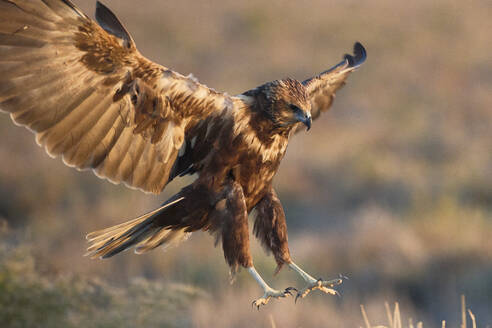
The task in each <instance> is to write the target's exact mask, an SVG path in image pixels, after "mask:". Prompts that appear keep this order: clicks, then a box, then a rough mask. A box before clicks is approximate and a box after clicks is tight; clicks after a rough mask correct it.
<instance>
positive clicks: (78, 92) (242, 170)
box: [0, 0, 366, 307]
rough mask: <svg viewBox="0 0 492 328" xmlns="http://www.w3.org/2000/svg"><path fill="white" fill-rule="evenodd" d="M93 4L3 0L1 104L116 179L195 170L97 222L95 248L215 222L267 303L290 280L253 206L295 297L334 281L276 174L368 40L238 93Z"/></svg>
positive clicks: (144, 181) (63, 151)
mask: <svg viewBox="0 0 492 328" xmlns="http://www.w3.org/2000/svg"><path fill="white" fill-rule="evenodd" d="M95 17H96V21H97V23H96V22H95V21H93V20H91V19H90V18H89V17H88V16H86V15H85V14H84V13H83V12H82V11H80V10H79V9H78V8H77V7H76V6H75V5H74V4H72V3H71V2H70V1H69V0H0V109H1V110H2V111H4V112H7V113H9V114H10V116H11V118H12V120H13V121H14V122H15V123H16V124H18V125H21V126H25V127H27V128H28V129H30V130H31V131H32V132H33V133H34V134H35V136H36V141H37V143H38V144H39V145H40V146H41V147H43V148H44V149H45V150H46V152H47V153H48V154H49V155H50V156H52V157H61V158H62V159H63V162H64V163H65V164H67V165H69V166H72V167H75V168H77V169H79V170H88V169H90V170H92V171H93V172H94V173H95V174H96V175H97V176H98V177H100V178H104V179H108V180H109V181H111V182H113V183H124V184H126V185H127V186H128V187H131V188H137V189H140V190H142V191H145V192H151V193H160V192H161V191H162V190H163V189H164V188H165V187H166V185H167V184H168V183H169V182H170V181H171V180H173V179H175V178H177V177H182V176H185V175H189V174H196V175H197V178H196V180H194V182H193V183H191V184H190V185H188V186H186V187H184V188H183V189H182V190H181V191H179V192H178V193H177V194H176V195H174V196H173V197H171V198H170V199H169V200H167V201H166V202H165V203H164V204H162V206H160V207H159V208H157V209H156V210H154V211H151V212H149V213H147V214H145V215H142V216H140V217H138V218H136V219H134V220H131V221H128V222H125V223H122V224H120V225H117V226H114V227H110V228H107V229H104V230H101V231H97V232H93V233H90V234H89V235H88V236H87V238H88V240H89V242H90V243H91V245H90V247H89V248H88V255H89V256H91V257H96V258H108V257H111V256H113V255H115V254H117V253H120V252H122V251H124V250H126V249H129V248H134V249H135V252H136V253H144V252H147V251H149V250H152V249H154V248H156V247H158V246H168V245H171V244H175V243H178V242H180V241H182V240H184V239H186V238H187V236H188V235H189V234H190V233H191V232H193V231H197V230H203V231H208V232H210V233H212V234H214V235H215V236H216V238H217V241H218V242H220V243H221V244H222V248H223V251H224V256H225V260H226V262H227V264H228V265H229V266H230V269H231V272H232V273H233V274H234V273H235V272H236V271H237V270H238V269H239V268H241V267H242V268H246V269H247V270H248V272H249V273H250V274H251V275H252V276H253V277H254V279H255V280H256V281H257V282H258V284H259V285H260V286H261V288H262V289H263V293H264V294H263V296H261V297H260V298H258V299H257V300H255V301H254V302H253V305H255V306H258V307H259V306H260V305H263V304H266V303H267V302H268V301H269V300H270V299H271V298H280V297H285V296H287V295H289V294H290V293H291V291H293V290H294V288H287V289H285V290H275V289H273V288H271V287H270V286H269V285H268V284H267V283H266V282H265V281H264V280H263V279H262V278H261V277H260V275H259V274H258V273H257V271H256V270H255V267H254V266H253V259H252V257H251V254H250V250H249V231H248V214H249V213H251V212H252V211H253V210H255V216H256V217H255V222H254V229H253V230H254V234H255V235H256V237H257V238H259V240H260V241H261V243H262V244H263V246H265V248H266V249H267V251H270V252H272V253H273V255H274V257H275V260H276V263H277V265H278V266H277V271H278V270H280V269H281V268H282V266H283V265H287V266H289V267H290V268H291V269H292V270H294V271H295V272H297V273H298V274H300V275H301V276H302V278H303V279H304V280H305V281H306V287H305V288H303V289H301V290H298V291H297V296H296V299H297V297H304V296H305V295H307V294H308V293H309V292H310V291H312V290H314V289H319V290H321V291H324V292H326V293H332V294H333V293H335V292H336V291H335V290H334V289H333V287H334V286H336V285H337V284H339V283H340V282H341V280H340V279H334V280H330V281H325V280H322V279H315V278H313V277H312V276H310V275H309V274H307V273H306V272H304V271H303V270H302V269H301V268H300V267H299V266H297V265H296V264H295V263H294V262H293V260H292V258H291V256H290V253H289V247H288V244H287V226H286V221H285V215H284V210H283V209H282V205H281V202H280V200H279V198H278V196H277V193H276V192H275V190H274V188H273V187H272V179H273V177H274V175H275V173H276V172H277V169H278V167H279V164H280V161H281V160H282V158H283V157H284V155H285V152H286V149H287V144H288V142H289V138H290V137H292V135H294V134H295V133H296V132H299V131H301V130H303V127H305V128H307V129H308V130H309V128H310V127H311V122H312V120H313V119H316V118H317V117H318V116H319V115H320V114H321V113H322V112H324V111H326V110H327V109H328V108H329V107H330V106H331V104H332V102H333V99H334V97H335V92H336V91H337V90H338V89H339V88H340V87H342V86H343V85H344V83H345V80H346V79H347V76H348V75H349V74H350V73H351V72H353V71H354V70H355V69H356V68H357V67H359V65H361V63H362V62H364V60H365V58H366V52H365V49H364V47H363V46H362V45H361V44H360V43H355V46H354V54H353V55H345V56H344V58H343V60H342V61H341V62H340V63H338V64H337V65H335V66H334V67H332V68H331V69H329V70H327V71H325V72H323V73H321V74H319V75H317V76H314V77H312V78H310V79H307V80H305V81H303V82H299V81H297V80H295V79H291V78H285V79H280V80H276V81H272V82H268V83H265V84H263V85H260V86H259V87H256V88H254V89H251V90H249V91H246V92H244V93H242V94H240V95H237V96H231V95H229V94H227V93H222V92H218V91H215V90H214V89H211V88H208V87H207V86H205V85H203V84H200V83H199V82H198V81H197V80H196V79H195V78H194V77H193V76H191V75H189V76H183V75H181V74H179V73H177V72H174V71H172V70H171V69H169V68H167V67H164V66H161V65H158V64H156V63H154V62H152V61H150V60H148V59H146V58H145V57H144V56H142V55H141V54H140V52H139V51H138V50H137V48H136V46H135V42H134V40H133V39H132V37H131V36H130V34H129V33H128V31H127V30H126V29H125V28H124V27H123V25H122V24H121V23H120V21H119V20H118V18H116V16H115V15H114V14H113V13H112V12H111V11H110V10H109V9H108V8H107V7H105V6H104V5H103V4H101V3H99V2H98V3H97V9H96V15H95Z"/></svg>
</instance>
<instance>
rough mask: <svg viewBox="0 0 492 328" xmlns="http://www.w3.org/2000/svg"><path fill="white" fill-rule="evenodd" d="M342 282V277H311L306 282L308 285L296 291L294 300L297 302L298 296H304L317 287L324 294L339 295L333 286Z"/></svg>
mask: <svg viewBox="0 0 492 328" xmlns="http://www.w3.org/2000/svg"><path fill="white" fill-rule="evenodd" d="M342 282H343V278H341V277H340V278H338V279H333V280H328V281H327V280H323V279H318V280H316V279H313V280H312V281H309V282H308V285H307V286H306V287H305V288H304V289H301V290H299V291H297V295H296V298H295V302H297V299H298V298H304V297H306V296H307V294H309V293H310V292H312V291H313V290H315V289H319V290H321V291H322V292H324V293H326V294H331V295H337V296H340V293H338V291H337V290H335V289H333V287H335V286H338V285H340V284H341V283H342Z"/></svg>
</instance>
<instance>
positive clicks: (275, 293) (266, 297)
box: [251, 287, 297, 310]
mask: <svg viewBox="0 0 492 328" xmlns="http://www.w3.org/2000/svg"><path fill="white" fill-rule="evenodd" d="M291 290H295V291H297V289H295V288H294V287H288V288H286V289H285V290H284V291H279V290H274V289H270V290H268V289H267V290H266V291H265V294H263V296H262V297H260V298H259V299H257V300H254V301H253V303H251V305H252V306H253V307H254V306H256V307H257V309H258V310H260V306H261V305H266V304H267V303H268V302H269V301H270V299H271V298H272V297H273V298H276V299H279V298H285V297H287V296H289V295H290V296H292V293H291V292H290V291H291Z"/></svg>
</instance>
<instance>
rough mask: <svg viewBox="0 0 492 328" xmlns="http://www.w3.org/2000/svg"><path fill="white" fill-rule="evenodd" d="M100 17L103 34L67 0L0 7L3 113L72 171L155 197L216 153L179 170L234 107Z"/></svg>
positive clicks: (3, 2) (104, 11) (196, 157)
mask: <svg viewBox="0 0 492 328" xmlns="http://www.w3.org/2000/svg"><path fill="white" fill-rule="evenodd" d="M96 17H97V20H98V22H99V23H100V25H101V26H102V28H101V27H100V26H99V25H97V24H96V23H95V22H94V21H92V20H90V19H89V18H88V17H87V16H86V15H84V14H83V13H82V12H81V11H80V10H79V9H77V8H76V7H75V6H74V5H73V4H72V3H71V2H70V1H68V0H0V110H1V111H5V112H7V113H10V115H11V117H12V119H13V121H14V122H15V123H16V124H19V125H23V126H26V127H27V128H29V129H30V130H31V131H33V132H34V133H35V134H36V141H37V142H38V144H39V145H41V146H42V147H44V148H45V150H46V151H47V153H48V154H50V155H51V156H54V157H55V156H61V157H62V158H63V161H64V162H65V164H67V165H69V166H73V167H76V168H77V169H80V170H83V169H92V170H93V171H94V172H95V174H96V175H97V176H99V177H101V178H106V179H108V180H110V181H112V182H114V183H120V182H123V183H125V184H127V185H128V186H129V187H132V188H139V189H142V190H144V191H147V192H154V193H158V192H160V191H161V190H162V189H163V188H164V186H165V185H166V184H167V183H168V181H169V180H170V179H172V178H174V177H175V176H177V175H181V174H184V173H183V172H188V171H187V170H188V169H189V167H190V166H191V165H195V166H199V164H197V162H199V161H200V160H202V159H203V158H205V156H206V154H207V153H208V152H209V151H212V150H213V147H212V143H211V140H207V142H210V144H209V145H205V144H200V145H199V147H198V146H197V147H195V149H199V150H200V151H199V152H197V154H190V153H189V152H190V151H193V147H188V154H187V156H184V157H185V158H186V160H184V161H183V162H181V163H177V162H180V161H182V158H181V157H180V158H179V159H177V158H178V152H179V150H180V149H182V148H183V145H186V144H189V145H191V140H194V142H196V137H197V135H198V134H199V133H201V134H202V135H203V131H204V129H205V128H206V129H207V131H208V128H207V127H206V126H204V125H203V124H202V126H204V127H203V128H201V129H196V128H195V127H196V126H197V125H199V124H200V122H203V121H206V122H208V123H207V125H212V124H213V125H214V126H216V129H220V128H221V126H222V125H224V124H225V122H227V121H231V120H233V114H232V113H233V107H234V102H235V101H237V99H235V98H234V99H233V98H232V97H230V96H229V95H227V94H223V93H219V92H216V91H214V90H213V89H210V88H208V87H206V86H205V85H202V84H200V83H199V82H198V81H197V80H196V79H195V78H194V77H193V76H191V75H190V76H187V77H185V76H183V75H181V74H179V73H177V72H173V71H172V70H170V69H168V68H166V67H163V66H160V65H157V64H155V63H153V62H151V61H149V60H147V59H146V58H144V57H143V56H142V55H141V54H140V53H139V52H138V50H137V49H136V46H135V43H134V42H133V39H132V38H131V36H130V35H129V34H128V32H127V31H126V29H125V28H124V27H123V25H122V24H121V23H120V21H119V20H118V19H117V18H116V16H114V14H113V13H112V12H111V11H109V9H108V8H106V7H104V6H103V5H102V4H100V3H98V5H97V11H96ZM229 125H230V124H229ZM216 135H218V134H217V133H216ZM183 149H184V148H183ZM171 172H172V173H171Z"/></svg>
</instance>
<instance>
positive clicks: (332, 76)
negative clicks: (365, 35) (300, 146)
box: [296, 42, 366, 132]
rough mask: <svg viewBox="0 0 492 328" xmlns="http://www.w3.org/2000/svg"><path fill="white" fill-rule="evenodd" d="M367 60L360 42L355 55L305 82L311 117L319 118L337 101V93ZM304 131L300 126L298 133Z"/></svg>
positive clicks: (346, 56)
mask: <svg viewBox="0 0 492 328" xmlns="http://www.w3.org/2000/svg"><path fill="white" fill-rule="evenodd" d="M365 60H366V49H364V47H363V46H362V44H360V43H359V42H357V43H355V45H354V54H353V55H349V54H346V55H345V56H344V58H343V60H342V61H341V62H340V63H338V64H337V65H335V66H333V67H332V68H330V69H329V70H327V71H325V72H323V73H321V74H319V75H317V76H315V77H312V78H310V79H308V80H306V81H304V82H302V84H304V86H305V87H306V88H307V91H308V97H309V98H310V100H311V116H312V118H313V120H314V119H316V118H318V117H319V116H320V114H321V113H322V112H323V111H326V110H328V109H329V108H330V106H331V104H332V103H333V100H334V99H335V92H336V91H337V90H338V89H340V88H341V87H343V86H344V85H345V80H346V79H347V77H348V76H349V74H350V73H352V72H353V71H354V70H355V69H357V68H358V67H359V66H360V65H361V64H362V63H363V62H364V61H365ZM299 130H304V129H303V127H302V126H301V125H300V126H299V127H298V128H297V130H296V132H297V131H299Z"/></svg>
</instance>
